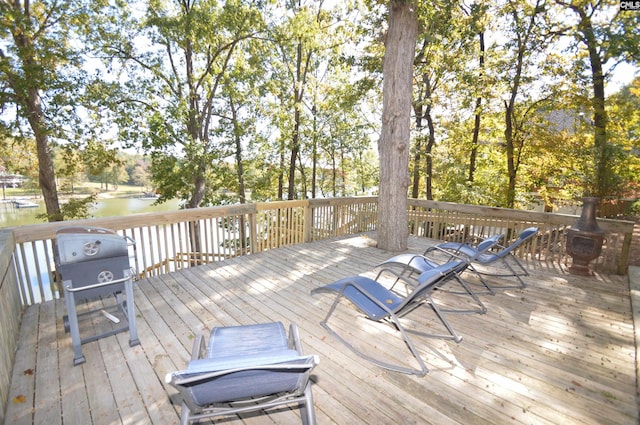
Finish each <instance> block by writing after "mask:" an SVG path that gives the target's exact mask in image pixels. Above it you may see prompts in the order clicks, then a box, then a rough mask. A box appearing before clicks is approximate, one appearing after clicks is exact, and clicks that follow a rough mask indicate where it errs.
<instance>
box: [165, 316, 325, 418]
mask: <svg viewBox="0 0 640 425" xmlns="http://www.w3.org/2000/svg"><path fill="white" fill-rule="evenodd" d="M264 325H279V326H282V324H281V323H280V322H276V323H273V324H264ZM254 326H255V325H254ZM257 326H260V325H257ZM236 328H242V327H241V326H238V327H236ZM245 328H248V326H245ZM214 331H215V329H214V330H213V331H212V335H213V334H214ZM282 332H284V328H283V329H282ZM248 338H249V339H251V338H253V339H255V340H256V341H260V340H261V339H263V338H264V337H258V338H256V337H255V336H252V335H251V334H249V336H248ZM223 344H224V345H225V346H226V347H230V346H232V345H233V344H231V345H230V344H229V342H228V341H227V342H225V343H223ZM261 348H263V347H261V346H260V345H258V346H256V347H255V353H260V351H261ZM276 348H277V347H276ZM280 348H281V349H285V350H289V351H294V352H295V353H294V354H295V355H294V356H293V357H289V360H288V361H278V362H273V363H264V364H263V363H256V364H244V365H242V366H240V367H231V368H228V369H224V370H212V371H210V372H205V371H203V372H200V371H198V372H190V370H189V368H187V369H185V370H182V371H177V372H173V373H169V374H167V376H166V378H165V381H166V382H167V383H168V384H170V385H172V386H173V387H175V388H176V389H177V390H178V391H179V392H180V395H181V396H182V411H181V415H180V424H181V425H187V424H189V423H191V422H193V421H198V420H200V419H206V418H217V417H221V416H230V415H236V414H242V413H247V412H255V411H262V410H268V409H273V408H275V407H280V406H295V407H299V408H300V416H301V419H302V423H303V424H304V425H314V424H315V423H316V416H315V410H314V407H313V395H312V392H311V380H310V374H311V371H312V370H313V368H314V367H315V366H316V365H317V364H318V363H319V358H318V357H317V356H304V355H303V354H302V344H301V343H300V336H299V333H298V328H297V326H296V325H294V324H291V325H290V327H289V335H288V343H287V344H286V345H285V346H281V347H280ZM215 349H216V341H213V336H212V337H211V341H210V343H209V347H208V349H207V348H206V347H205V342H204V336H202V335H198V336H197V337H196V339H195V341H194V344H193V351H192V353H191V361H192V362H193V361H198V360H199V361H201V360H202V359H210V360H212V361H213V356H214V354H215V353H214V352H213V351H215ZM264 349H265V352H267V354H269V353H270V352H273V344H272V343H271V342H269V341H266V342H265V346H264ZM227 354H228V353H227ZM205 361H206V360H205ZM190 364H191V362H190ZM253 372H255V373H258V374H261V373H274V374H275V373H278V372H287V373H291V374H294V375H295V376H293V377H294V378H296V379H297V382H298V383H297V385H296V387H295V389H293V390H291V391H288V390H287V391H283V392H277V393H267V394H260V395H255V394H254V395H251V396H248V397H241V398H238V399H236V400H224V401H215V402H212V403H209V404H207V405H200V404H198V403H197V402H196V401H195V400H194V397H193V395H192V391H191V388H192V386H197V385H207V384H208V385H211V382H214V381H215V380H217V379H224V378H226V377H230V376H232V375H236V376H238V377H239V379H243V376H246V383H245V384H243V385H244V386H245V387H247V388H251V387H254V388H255V387H256V385H255V380H256V378H255V376H252V375H250V374H251V373H253ZM243 374H244V375H243ZM258 379H262V380H264V379H265V378H264V376H263V377H262V378H258ZM226 385H228V384H226ZM233 385H234V386H236V387H237V385H238V384H237V383H235V384H233ZM216 390H218V391H219V392H220V393H221V394H224V392H225V384H221V385H220V387H219V388H216ZM251 392H252V393H256V391H255V390H252V391H251ZM257 392H258V393H259V390H258V391H257ZM219 397H222V396H218V398H219Z"/></svg>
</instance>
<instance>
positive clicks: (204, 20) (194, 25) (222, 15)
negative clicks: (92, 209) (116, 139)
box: [101, 0, 262, 208]
mask: <svg viewBox="0 0 640 425" xmlns="http://www.w3.org/2000/svg"><path fill="white" fill-rule="evenodd" d="M126 7H127V5H126V4H122V5H120V8H121V9H120V13H121V15H122V16H123V19H122V22H120V24H119V25H118V26H116V27H115V28H113V29H112V30H111V33H110V34H111V35H112V36H111V37H108V38H105V42H104V43H103V45H102V46H101V50H102V51H103V52H104V53H105V54H106V55H107V56H106V59H107V60H108V63H111V62H112V60H113V59H114V58H117V59H119V60H120V61H121V66H122V67H123V69H126V70H128V71H129V74H128V75H125V74H122V75H121V76H120V81H119V83H120V86H119V87H117V88H116V89H115V90H112V91H111V94H112V98H114V100H113V101H112V102H111V106H112V107H113V108H116V109H117V113H116V115H117V116H118V121H117V124H118V125H119V127H120V130H121V136H122V138H123V140H124V141H126V142H129V143H136V142H139V143H141V144H142V146H143V148H144V149H145V150H146V151H147V152H148V153H149V154H150V156H151V158H152V173H153V181H154V182H155V183H156V185H157V187H158V190H159V193H160V194H161V197H162V199H171V198H175V197H178V198H181V199H183V200H185V201H186V207H187V208H196V207H199V206H201V205H203V204H210V203H211V202H212V199H213V197H214V194H215V191H216V190H217V189H218V188H217V187H215V177H214V176H215V168H216V166H217V165H218V164H219V163H220V161H221V160H222V159H223V158H224V154H225V152H226V151H225V148H224V147H223V146H221V145H220V143H219V142H220V141H219V140H218V139H216V137H215V135H216V127H217V124H218V122H217V119H216V115H217V114H220V115H221V114H222V113H221V112H220V110H221V108H222V107H223V106H224V105H223V104H222V103H221V102H219V99H218V96H220V88H221V82H222V80H223V78H225V76H226V74H227V71H228V65H229V63H230V62H231V60H232V58H233V56H234V54H235V53H236V50H237V49H238V46H239V45H240V43H242V41H243V40H247V39H249V38H251V37H253V36H255V35H256V34H257V33H258V32H259V30H260V26H261V22H262V19H261V15H260V14H259V13H258V11H257V9H256V8H255V7H254V6H253V2H243V1H230V2H225V3H223V4H219V3H218V2H216V1H212V0H200V1H188V0H175V1H172V2H163V1H151V2H149V6H148V8H147V9H146V11H145V16H144V20H140V21H136V20H135V19H134V18H132V17H131V15H129V14H128V13H127V10H126ZM124 18H127V19H129V20H128V21H126V20H125V19H124ZM212 28H215V30H212ZM134 40H137V41H138V43H133V41H134ZM149 45H150V46H149ZM134 111H137V112H134ZM132 117H139V118H138V119H136V118H132Z"/></svg>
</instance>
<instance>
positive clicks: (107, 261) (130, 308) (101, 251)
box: [56, 227, 140, 366]
mask: <svg viewBox="0 0 640 425" xmlns="http://www.w3.org/2000/svg"><path fill="white" fill-rule="evenodd" d="M56 239H57V253H56V268H57V270H58V273H59V274H60V276H61V278H62V287H63V289H64V295H65V300H66V304H67V316H65V317H64V329H65V332H70V333H71V341H72V343H73V354H74V356H73V364H74V366H76V365H79V364H82V363H84V362H85V361H86V359H85V357H84V355H83V354H82V344H85V343H87V342H91V341H95V340H98V339H100V338H104V337H107V336H111V335H115V334H117V333H119V332H123V331H127V330H128V331H129V346H131V347H133V346H135V345H138V344H140V341H139V340H138V332H137V330H136V316H135V303H134V300H133V273H132V270H131V267H130V265H129V249H128V247H129V246H131V245H134V244H135V241H134V240H133V239H131V238H129V237H126V236H125V237H122V236H120V235H118V234H117V233H116V232H114V231H113V230H109V229H103V228H99V227H65V228H61V229H58V231H57V232H56ZM123 292H124V294H125V297H124V298H123ZM111 295H113V296H114V297H115V304H112V305H110V306H109V305H107V303H106V302H105V300H107V299H108V298H109V297H110V296H111ZM80 303H86V304H87V305H88V306H89V307H87V310H86V311H83V312H82V313H78V306H79V304H80ZM96 306H97V308H96ZM94 313H101V315H99V317H100V319H102V322H106V323H99V322H98V321H97V320H96V319H95V316H97V315H96V314H94ZM80 319H82V321H83V323H84V322H85V321H89V324H90V326H88V328H90V329H94V328H95V329H97V330H99V331H100V332H99V333H96V334H93V335H89V336H86V335H83V336H81V334H80V328H79V320H80ZM116 325H119V326H116ZM85 334H86V332H85Z"/></svg>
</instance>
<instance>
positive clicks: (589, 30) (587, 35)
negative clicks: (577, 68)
mask: <svg viewBox="0 0 640 425" xmlns="http://www.w3.org/2000/svg"><path fill="white" fill-rule="evenodd" d="M574 10H575V11H576V12H577V13H578V15H579V16H580V24H579V29H580V32H581V33H582V36H583V41H584V43H585V44H586V46H587V50H588V52H589V63H590V65H591V75H592V78H593V100H592V105H593V126H594V153H595V155H594V156H595V158H594V161H595V165H596V175H595V181H594V187H593V189H592V192H593V193H591V195H593V196H596V197H598V198H600V199H602V198H604V197H606V196H607V195H608V194H609V192H610V189H611V188H610V185H609V182H610V171H609V169H608V165H609V159H610V151H609V148H608V145H607V113H606V110H605V103H604V102H605V93H604V73H603V70H602V59H601V58H600V54H599V53H598V41H597V39H596V35H595V33H594V29H593V24H592V23H591V19H590V18H589V16H588V15H587V14H586V13H585V11H584V10H583V9H581V8H577V7H575V8H574ZM587 195H589V193H587Z"/></svg>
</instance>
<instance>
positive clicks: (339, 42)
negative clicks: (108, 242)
mask: <svg viewBox="0 0 640 425" xmlns="http://www.w3.org/2000/svg"><path fill="white" fill-rule="evenodd" d="M16 4H21V3H20V2H7V1H2V0H0V38H1V40H2V44H0V101H1V102H2V103H1V110H0V167H4V169H5V170H7V171H9V172H18V173H21V174H25V175H29V176H30V177H31V178H32V180H33V181H34V182H36V181H38V179H39V176H41V173H40V170H39V169H42V167H44V168H45V170H46V164H45V163H44V161H45V159H46V158H45V159H43V157H42V155H43V154H48V155H50V156H51V161H52V164H53V165H52V170H53V169H55V175H53V174H52V175H51V176H48V177H46V178H45V181H39V184H40V186H41V187H43V191H44V190H48V189H47V188H46V187H44V186H45V185H46V184H48V185H49V186H52V188H53V189H57V188H58V186H56V185H55V184H53V185H51V183H52V182H53V183H58V184H59V185H60V186H59V187H60V188H61V189H63V190H64V191H69V192H73V191H74V187H75V185H76V184H77V183H78V182H81V181H83V180H85V179H88V180H93V181H100V182H101V184H102V185H103V189H105V190H108V189H109V187H113V185H118V184H121V183H123V182H125V181H126V182H129V183H132V184H135V185H137V186H139V187H142V188H144V190H145V191H157V193H159V194H160V195H161V196H162V198H161V200H165V199H169V198H180V199H182V200H184V201H185V204H186V205H188V206H191V207H195V206H202V205H216V204H222V203H235V202H248V201H252V200H253V201H257V200H275V199H281V198H285V197H288V198H291V199H293V198H304V197H320V196H347V195H360V194H370V193H374V194H377V193H378V191H379V187H380V182H379V172H380V170H379V164H380V159H379V158H378V156H379V152H377V151H376V149H375V143H376V141H377V140H378V139H379V138H380V134H381V128H382V119H381V117H382V84H383V80H382V74H381V72H382V66H383V55H384V53H385V52H384V41H385V37H386V32H387V30H388V22H387V19H388V14H387V12H388V9H387V2H381V1H378V0H370V1H369V0H367V1H355V0H354V1H345V2H316V1H311V0H295V1H291V0H271V1H266V2H265V1H261V2H254V1H250V0H231V1H225V2H217V1H214V0H193V1H188V2H186V1H181V0H168V1H165V0H162V1H161V0H151V1H149V2H146V3H143V2H134V3H129V2H122V1H115V2H103V1H98V2H88V1H80V0H63V1H60V2H46V1H35V2H31V3H30V5H31V15H30V18H31V19H30V20H25V17H26V16H27V15H26V14H25V13H24V9H16V8H15V5H16ZM413 4H414V6H416V10H417V12H418V18H419V22H420V27H419V31H420V32H419V34H418V46H417V49H416V58H417V60H416V61H415V62H414V74H413V75H414V85H413V105H412V106H413V109H412V113H413V115H412V123H413V127H412V133H411V146H410V152H411V162H410V165H409V168H410V171H412V172H413V176H412V177H413V179H412V183H413V185H414V186H413V190H412V191H411V192H410V193H411V194H412V195H413V196H424V197H432V198H433V199H437V200H446V201H452V202H463V203H474V204H484V205H494V206H514V207H518V208H520V207H527V206H528V205H530V204H531V202H533V201H537V200H540V199H541V200H542V201H544V203H545V205H546V207H547V208H552V207H554V206H556V205H560V204H561V203H563V202H568V201H570V200H575V199H579V198H580V197H581V196H583V194H585V193H594V192H599V193H600V194H602V195H603V196H607V197H614V196H628V197H633V196H637V194H638V191H640V187H639V183H638V182H639V181H640V146H639V138H638V135H639V133H640V128H639V126H640V117H639V116H638V112H637V111H638V110H639V107H640V102H639V101H638V93H639V92H640V82H638V80H635V81H634V82H633V83H632V84H631V85H630V86H628V87H624V88H622V90H620V91H619V92H618V93H615V94H611V93H610V92H612V91H613V90H610V89H609V87H608V86H607V90H608V92H607V94H608V96H607V98H606V99H605V102H604V105H605V107H606V110H605V112H606V142H605V143H604V145H603V143H602V141H603V140H605V139H603V138H602V134H601V133H598V132H596V131H595V127H597V126H594V124H595V122H594V121H595V120H594V118H595V116H594V103H593V99H594V97H596V96H595V95H594V90H593V86H594V74H593V70H592V64H593V59H594V57H593V51H590V50H589V48H588V47H589V46H590V45H591V46H596V47H597V51H598V52H599V54H600V56H599V58H600V59H601V60H602V64H603V65H604V68H603V69H604V75H603V77H604V78H603V84H609V83H608V81H609V80H608V78H609V74H608V73H610V72H611V70H612V69H615V66H616V65H617V64H618V63H620V62H628V63H631V64H636V63H637V60H638V58H639V56H640V55H639V51H640V47H639V46H640V44H639V42H638V40H640V37H639V36H638V35H640V34H638V31H640V30H639V29H638V28H640V25H638V23H639V21H640V18H639V17H640V14H633V13H628V12H627V13H622V12H619V5H618V3H616V2H615V1H613V0H607V1H604V2H597V3H589V2H584V1H582V0H572V1H569V0H566V1H565V0H553V1H550V0H549V1H542V0H539V1H525V0H509V1H504V2H495V1H489V0H483V1H476V2H473V4H472V5H468V4H459V3H455V2H449V3H447V2H425V1H415V2H413ZM580 11H586V12H587V14H586V15H585V16H582V15H580V13H579V12H580ZM585 17H588V18H589V21H587V20H584V19H583V18H585ZM581 19H582V20H583V22H584V23H587V22H590V23H591V25H592V29H593V30H594V31H593V35H594V36H595V40H587V39H586V38H585V37H586V35H587V33H585V31H583V30H582V29H584V28H583V27H580V26H579V25H578V24H579V22H580V21H581ZM47 23H49V24H51V25H50V26H47V25H46V24H47ZM527 23H529V27H527V26H526V25H525V24H527ZM27 24H28V25H27ZM37 28H41V29H42V30H43V31H42V32H38V31H37V30H36V29H37ZM527 28H529V29H528V30H527ZM581 28H582V29H581ZM16 29H20V31H24V34H25V35H28V36H30V37H31V40H32V44H31V45H30V46H27V47H29V48H26V47H24V48H20V46H19V44H16V42H15V38H14V35H15V34H17V33H18V32H19V31H17V30H16ZM45 30H46V31H45ZM527 31H528V32H527ZM480 34H482V35H483V36H484V38H485V39H486V41H487V42H486V46H485V47H484V48H481V45H480V37H479V35H480ZM589 43H591V44H589ZM25 46H26V45H25ZM25 58H26V59H28V58H32V59H33V60H35V62H33V66H32V67H24V66H23V64H24V63H26V62H24V61H22V62H21V60H22V59H25ZM30 89H31V90H33V89H35V90H36V92H37V93H39V94H40V99H39V100H40V105H41V106H42V117H43V121H42V123H40V124H39V126H38V125H36V126H35V127H34V126H33V125H32V123H30V122H29V120H28V117H29V116H30V115H29V114H28V113H27V111H28V107H29V104H28V103H26V102H25V99H27V97H25V95H26V94H27V93H29V90H30ZM27 100H28V99H27ZM32 106H33V105H32ZM38 129H41V130H43V131H41V132H40V133H37V132H36V130H38ZM476 132H477V137H475V138H474V133H476ZM116 146H118V148H120V147H127V148H137V149H138V152H140V154H139V155H128V154H125V153H124V152H122V151H118V150H117V149H116ZM603 146H604V147H605V148H606V149H605V150H603V149H602V147H603ZM38 147H40V148H41V149H38ZM604 154H606V155H604ZM603 155H604V156H603ZM472 163H473V164H472ZM603 165H604V167H605V170H606V171H607V175H606V176H604V177H603V176H602V175H599V174H598V172H597V171H596V170H598V169H602V167H603ZM598 188H601V189H602V190H601V189H598ZM49 189H51V187H49ZM56 196H57V195H56ZM69 208H71V207H69ZM74 208H75V207H74ZM75 211H78V214H79V213H80V212H81V211H82V210H81V208H75ZM62 214H64V215H65V216H66V215H70V216H76V213H75V212H71V211H69V212H68V214H67V213H62ZM54 215H55V214H54ZM54 215H51V216H50V217H54ZM55 216H56V217H61V214H58V215H55Z"/></svg>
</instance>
